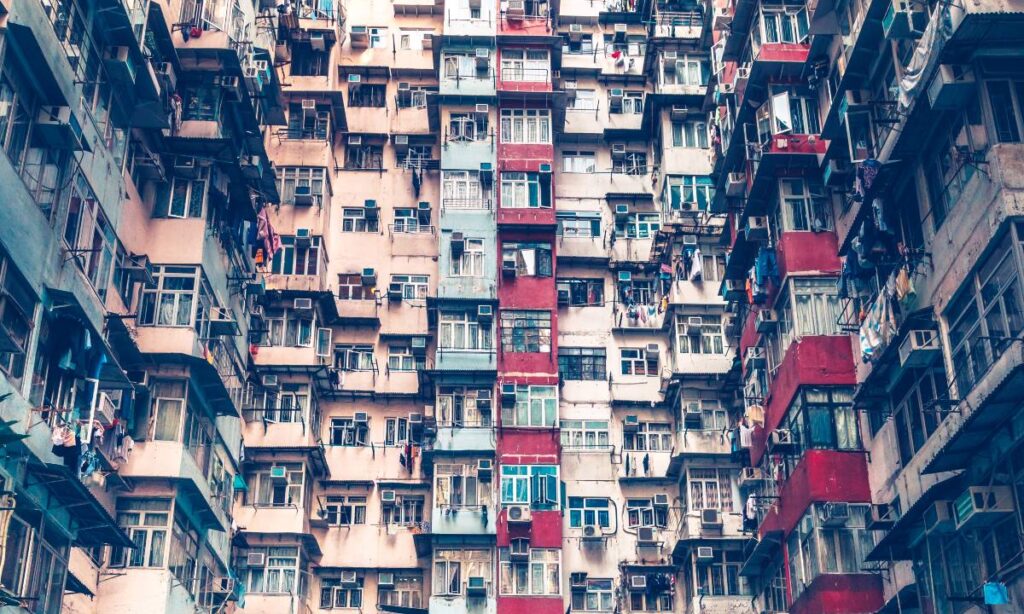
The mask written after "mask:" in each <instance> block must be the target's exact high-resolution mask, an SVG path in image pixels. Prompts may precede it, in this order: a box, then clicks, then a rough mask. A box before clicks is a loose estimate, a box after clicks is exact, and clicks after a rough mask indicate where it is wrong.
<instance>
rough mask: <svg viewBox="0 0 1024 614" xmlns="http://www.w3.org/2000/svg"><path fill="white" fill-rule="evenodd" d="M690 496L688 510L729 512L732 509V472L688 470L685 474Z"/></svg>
mask: <svg viewBox="0 0 1024 614" xmlns="http://www.w3.org/2000/svg"><path fill="white" fill-rule="evenodd" d="M686 482H687V484H688V492H689V494H690V505H689V509H690V510H693V511H697V510H718V511H720V512H726V513H728V512H731V511H732V508H733V487H732V485H733V471H732V470H731V469H698V468H696V467H694V468H690V469H689V470H688V471H687V473H686Z"/></svg>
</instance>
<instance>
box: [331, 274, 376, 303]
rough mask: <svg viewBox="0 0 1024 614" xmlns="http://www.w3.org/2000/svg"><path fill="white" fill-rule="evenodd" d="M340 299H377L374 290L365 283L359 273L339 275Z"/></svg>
mask: <svg viewBox="0 0 1024 614" xmlns="http://www.w3.org/2000/svg"><path fill="white" fill-rule="evenodd" d="M338 298H339V299H340V300H343V301H369V300H373V299H375V298H376V297H375V296H374V293H373V288H372V287H370V286H368V285H366V284H364V283H363V276H362V275H360V274H359V273H342V274H340V275H338Z"/></svg>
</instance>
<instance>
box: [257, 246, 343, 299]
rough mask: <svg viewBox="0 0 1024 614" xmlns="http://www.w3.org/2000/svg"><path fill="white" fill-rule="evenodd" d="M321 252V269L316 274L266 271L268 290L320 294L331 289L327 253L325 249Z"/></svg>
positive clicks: (265, 281)
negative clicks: (328, 284) (328, 277)
mask: <svg viewBox="0 0 1024 614" xmlns="http://www.w3.org/2000/svg"><path fill="white" fill-rule="evenodd" d="M318 251H319V252H320V264H319V265H318V266H317V268H318V269H319V270H320V273H319V274H316V275H280V274H277V273H265V274H264V276H263V279H264V284H265V288H266V290H267V292H281V293H282V294H287V295H291V294H296V295H318V294H323V293H325V292H327V293H329V292H330V291H331V290H330V288H329V287H328V286H327V254H326V251H327V250H325V249H321V250H318Z"/></svg>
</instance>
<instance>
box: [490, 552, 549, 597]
mask: <svg viewBox="0 0 1024 614" xmlns="http://www.w3.org/2000/svg"><path fill="white" fill-rule="evenodd" d="M499 552H500V554H499V564H498V568H499V569H498V571H499V573H500V578H501V582H500V592H501V594H502V595H559V594H561V592H562V589H561V581H562V575H561V571H560V567H561V566H560V561H561V558H562V551H561V550H557V549H554V548H550V549H549V548H530V549H529V553H530V554H529V560H527V561H522V562H520V561H516V560H512V557H511V554H510V553H509V548H501V549H500V550H499Z"/></svg>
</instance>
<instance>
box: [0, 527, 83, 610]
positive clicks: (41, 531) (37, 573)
mask: <svg viewBox="0 0 1024 614" xmlns="http://www.w3.org/2000/svg"><path fill="white" fill-rule="evenodd" d="M6 537H7V539H6V543H5V548H4V550H5V552H6V553H9V556H6V557H5V560H4V565H3V570H2V575H0V581H2V582H3V586H4V588H5V589H6V591H7V592H8V593H9V594H13V595H16V596H19V597H22V596H24V597H27V599H25V601H28V604H27V605H26V606H25V608H24V609H21V608H18V609H21V611H23V612H32V613H33V614H58V613H59V612H61V611H63V610H62V604H61V601H62V598H63V595H64V591H65V588H64V582H65V580H66V577H67V568H68V554H69V552H70V544H69V542H68V540H67V538H65V537H64V534H63V533H62V532H61V531H60V529H58V528H57V527H56V526H55V525H53V524H51V523H49V522H42V521H40V520H37V519H26V518H22V517H21V516H19V515H16V514H15V515H13V516H12V517H11V519H10V521H9V525H8V526H7V536H6Z"/></svg>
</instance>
